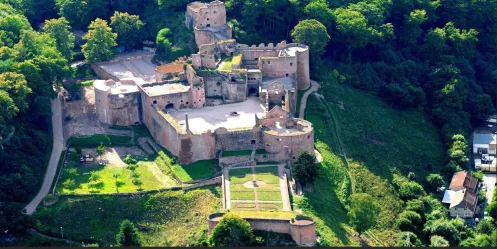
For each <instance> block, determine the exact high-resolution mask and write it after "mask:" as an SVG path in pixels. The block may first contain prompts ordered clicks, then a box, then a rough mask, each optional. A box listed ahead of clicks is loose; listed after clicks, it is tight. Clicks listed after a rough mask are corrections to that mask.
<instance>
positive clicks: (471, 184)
mask: <svg viewBox="0 0 497 249" xmlns="http://www.w3.org/2000/svg"><path fill="white" fill-rule="evenodd" d="M449 189H450V190H452V191H457V190H461V189H468V190H470V191H471V192H473V193H476V190H477V189H478V179H476V178H474V177H473V176H471V175H469V174H468V172H466V171H465V170H464V171H459V172H456V173H454V175H453V176H452V181H451V182H450V186H449Z"/></svg>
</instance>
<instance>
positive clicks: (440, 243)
mask: <svg viewBox="0 0 497 249" xmlns="http://www.w3.org/2000/svg"><path fill="white" fill-rule="evenodd" d="M430 246H431V247H449V242H448V241H447V240H446V239H444V238H443V237H442V236H438V235H434V236H431V238H430Z"/></svg>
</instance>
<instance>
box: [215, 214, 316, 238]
mask: <svg viewBox="0 0 497 249" xmlns="http://www.w3.org/2000/svg"><path fill="white" fill-rule="evenodd" d="M223 216H224V213H213V214H211V215H209V216H208V218H207V233H208V234H210V233H211V232H212V230H213V229H214V227H215V226H216V225H217V224H218V223H219V220H220V219H221V218H222V217H223ZM244 220H246V221H247V222H248V223H249V224H250V226H251V227H252V229H253V230H261V231H270V232H275V233H285V234H290V236H292V239H293V240H294V241H295V243H297V245H299V246H313V245H315V244H316V239H317V234H316V223H315V222H314V220H313V219H312V218H309V217H305V216H297V217H295V219H284V218H282V219H263V218H244Z"/></svg>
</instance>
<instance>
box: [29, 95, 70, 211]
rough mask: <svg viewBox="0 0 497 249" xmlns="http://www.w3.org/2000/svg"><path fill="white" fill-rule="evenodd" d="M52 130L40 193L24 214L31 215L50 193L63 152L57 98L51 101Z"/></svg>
mask: <svg viewBox="0 0 497 249" xmlns="http://www.w3.org/2000/svg"><path fill="white" fill-rule="evenodd" d="M52 130H53V148H52V154H51V155H50V161H49V162H48V167H47V171H46V173H45V178H44V179H43V185H42V186H41V189H40V192H38V194H37V195H36V196H35V198H34V199H33V200H32V201H31V202H30V203H29V204H28V205H27V206H26V214H28V215H31V214H33V213H34V211H35V210H36V208H37V207H38V205H39V204H40V202H41V201H42V200H43V198H45V196H46V195H47V194H48V192H49V191H50V187H51V186H52V182H53V180H54V177H55V173H56V172H57V164H58V163H59V158H60V154H61V153H62V150H64V136H63V134H62V108H61V103H60V99H59V98H58V97H57V98H55V99H53V100H52Z"/></svg>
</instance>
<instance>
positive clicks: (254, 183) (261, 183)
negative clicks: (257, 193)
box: [243, 181, 266, 188]
mask: <svg viewBox="0 0 497 249" xmlns="http://www.w3.org/2000/svg"><path fill="white" fill-rule="evenodd" d="M243 186H244V187H246V188H262V187H264V186H266V183H265V182H264V181H247V182H245V183H243Z"/></svg>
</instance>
